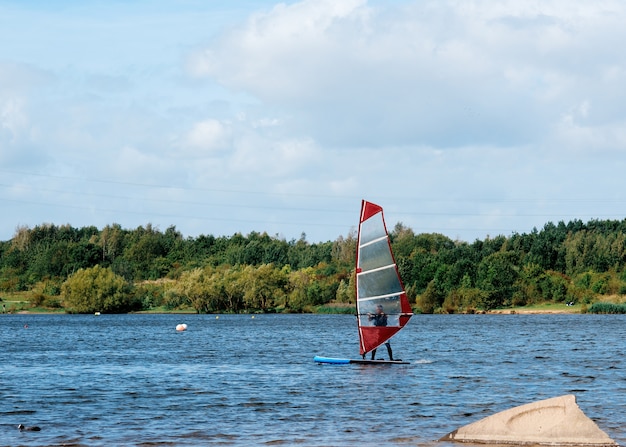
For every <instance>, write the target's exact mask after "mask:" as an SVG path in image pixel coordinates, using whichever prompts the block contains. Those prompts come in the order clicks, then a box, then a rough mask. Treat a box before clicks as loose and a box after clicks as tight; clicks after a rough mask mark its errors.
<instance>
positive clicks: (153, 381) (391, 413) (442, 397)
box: [0, 315, 626, 447]
mask: <svg viewBox="0 0 626 447" xmlns="http://www.w3.org/2000/svg"><path fill="white" fill-rule="evenodd" d="M182 322H184V323H187V324H188V329H187V331H186V332H177V331H176V330H175V327H176V325H177V324H178V323H182ZM624 323H626V317H624V316H594V315H458V316H457V315H450V316H443V315H442V316H423V315H418V316H415V317H413V319H412V320H411V322H410V323H409V325H408V326H407V327H406V329H405V330H404V331H401V332H400V333H399V334H398V335H396V336H395V337H394V340H393V345H394V354H395V353H396V352H397V354H398V356H399V357H401V358H403V359H404V360H409V361H411V364H410V365H393V366H383V367H381V366H358V365H317V364H315V363H313V361H312V358H313V356H314V355H325V356H330V357H345V356H352V357H356V356H358V341H357V339H356V337H357V331H356V322H355V319H354V317H352V316H342V315H330V316H325V315H260V316H258V315H257V316H256V318H254V319H252V318H251V317H250V316H249V315H222V316H220V318H219V319H216V318H215V316H212V315H204V316H203V315H185V316H181V315H119V316H109V315H102V316H99V317H95V316H71V315H0V345H1V346H2V355H3V360H2V362H1V363H0V402H1V404H0V445H24V446H42V445H60V444H64V445H89V446H99V445H213V444H215V445H233V446H243V445H257V444H266V443H267V444H274V443H276V444H281V443H282V444H286V445H291V444H296V443H297V444H300V445H303V446H322V445H332V446H352V445H356V444H358V445H366V446H374V445H380V444H383V443H385V444H388V445H389V444H391V445H424V446H426V445H429V446H430V445H438V446H441V447H447V446H446V445H445V444H443V443H437V442H436V440H437V439H438V438H439V437H441V436H443V435H444V434H446V433H448V432H450V431H451V430H453V429H455V428H458V427H460V426H463V425H466V424H468V423H471V422H473V421H475V420H478V419H480V418H483V417H486V416H488V415H490V414H493V413H495V412H498V411H501V410H504V409H507V408H510V407H513V406H516V405H521V404H524V403H527V402H530V401H534V400H538V399H545V398H548V397H553V396H558V395H562V394H570V393H572V394H575V395H576V396H577V401H578V404H579V406H580V407H581V408H582V410H583V411H584V412H585V413H586V414H587V415H588V416H589V417H591V418H592V419H593V420H594V421H596V423H597V424H598V425H599V426H600V427H601V428H602V429H603V430H604V431H605V432H607V434H609V436H611V437H612V438H613V439H615V440H616V441H618V442H619V443H620V444H626V432H625V429H624V428H622V427H623V426H624V425H625V424H624V423H623V422H624V415H623V408H624V404H626V402H625V401H626V393H624V391H625V388H626V374H625V372H626V363H625V359H624V343H625V342H624V340H625V339H626V337H625V335H626V329H625V327H626V326H625V324H624ZM25 325H28V328H24V326H25ZM20 423H23V424H25V425H38V426H40V427H41V429H42V430H41V431H40V432H19V431H18V430H17V424H20Z"/></svg>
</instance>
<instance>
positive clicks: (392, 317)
mask: <svg viewBox="0 0 626 447" xmlns="http://www.w3.org/2000/svg"><path fill="white" fill-rule="evenodd" d="M379 304H380V305H381V306H383V312H384V313H386V314H387V326H400V314H401V313H402V306H401V305H400V295H399V294H398V295H394V296H392V297H386V298H380V299H373V300H366V301H361V302H360V303H359V320H360V322H359V324H360V325H361V326H373V325H374V323H373V320H370V317H369V315H367V314H368V313H369V314H372V315H373V314H375V313H376V306H378V305H379Z"/></svg>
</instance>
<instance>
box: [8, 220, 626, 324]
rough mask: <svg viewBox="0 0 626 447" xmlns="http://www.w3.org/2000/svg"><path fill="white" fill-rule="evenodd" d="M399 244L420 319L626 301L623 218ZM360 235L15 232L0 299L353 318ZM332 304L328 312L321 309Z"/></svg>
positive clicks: (407, 238)
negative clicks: (19, 296)
mask: <svg viewBox="0 0 626 447" xmlns="http://www.w3.org/2000/svg"><path fill="white" fill-rule="evenodd" d="M390 238H391V243H392V248H393V251H394V255H395V258H396V263H397V265H398V269H399V271H400V275H401V277H402V280H403V282H404V284H405V287H406V290H407V294H408V296H409V299H410V300H411V302H412V303H413V305H414V308H415V310H416V311H417V312H424V313H437V312H439V313H454V312H469V313H471V312H476V311H483V310H490V309H494V308H502V307H507V306H524V305H529V304H535V303H542V302H546V301H549V302H567V303H582V304H584V305H585V306H586V305H591V304H592V303H594V302H596V301H601V300H602V298H605V297H607V296H617V295H624V294H626V269H625V267H626V219H625V220H622V221H618V220H591V221H589V222H587V223H583V222H582V221H580V220H574V221H570V222H568V223H565V222H559V223H558V224H553V223H551V222H549V223H547V224H545V225H544V227H543V228H542V229H541V230H538V229H536V228H535V229H533V231H531V232H530V233H524V234H517V233H515V234H512V235H511V236H502V235H500V236H496V237H493V238H491V237H487V238H486V239H484V240H478V239H477V240H475V241H474V242H472V243H469V242H464V241H458V240H452V239H450V238H448V237H446V236H444V235H442V234H437V233H421V234H416V233H415V232H414V231H413V230H412V229H411V228H408V227H406V226H404V225H403V224H402V223H398V224H396V225H395V227H394V228H393V229H392V230H391V231H390ZM355 250H356V235H355V234H354V232H351V233H350V234H348V235H347V236H340V237H338V238H337V239H336V240H335V241H328V242H321V243H310V242H308V241H307V240H306V235H305V234H302V236H301V237H300V238H299V239H298V240H295V239H294V240H290V241H286V240H285V239H284V238H280V237H279V236H269V235H268V234H266V233H256V232H252V233H250V234H248V235H245V236H244V235H242V234H241V233H235V234H234V235H232V236H222V237H214V236H211V235H200V236H198V237H184V236H183V235H182V234H181V233H180V232H179V231H178V230H176V227H174V226H171V227H169V228H167V229H166V230H165V231H161V230H159V229H158V228H155V227H153V226H152V225H151V224H148V225H146V226H139V227H138V228H135V229H124V228H122V227H121V226H120V225H118V224H112V225H108V226H106V227H105V228H103V229H101V230H99V229H98V228H96V227H84V228H74V227H71V226H70V225H60V226H57V225H52V224H42V225H38V226H36V227H34V228H28V227H18V228H17V229H16V231H15V234H14V236H13V238H12V239H10V240H9V241H4V242H0V293H2V292H6V293H9V292H27V293H28V294H29V296H30V299H31V301H32V302H33V305H36V306H41V307H49V308H54V307H57V308H63V309H65V310H66V311H67V312H77V313H85V312H95V311H101V312H128V311H134V310H149V309H155V308H165V309H170V310H175V309H179V308H189V307H192V308H194V309H195V310H196V311H197V312H255V311H259V312H310V311H315V310H317V311H319V310H320V306H323V308H324V309H327V310H328V309H331V310H332V309H335V311H336V310H337V309H345V310H346V311H353V310H350V309H351V308H352V309H353V306H354V260H355ZM324 306H325V307H324Z"/></svg>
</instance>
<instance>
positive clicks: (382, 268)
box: [358, 264, 396, 276]
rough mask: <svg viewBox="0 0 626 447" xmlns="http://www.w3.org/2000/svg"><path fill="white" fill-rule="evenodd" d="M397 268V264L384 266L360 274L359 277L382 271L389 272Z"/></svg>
mask: <svg viewBox="0 0 626 447" xmlns="http://www.w3.org/2000/svg"><path fill="white" fill-rule="evenodd" d="M395 266H396V265H395V264H387V265H383V266H382V267H376V268H375V269H371V270H364V271H361V273H359V274H358V275H359V276H360V275H366V274H368V273H375V272H380V271H381V270H387V269H390V268H393V267H395Z"/></svg>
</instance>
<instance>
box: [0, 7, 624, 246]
mask: <svg viewBox="0 0 626 447" xmlns="http://www.w3.org/2000/svg"><path fill="white" fill-rule="evenodd" d="M624 23H626V2H623V1H621V0H619V1H611V0H598V1H594V2H589V1H586V0H509V1H507V0H503V1H495V0H490V1H481V0H432V1H431V0H369V1H368V0H342V1H341V2H337V1H335V0H302V1H286V2H276V1H270V0H242V1H232V0H224V1H218V0H211V1H206V0H178V1H172V0H128V1H126V0H125V1H119V0H106V1H104V0H102V1H100V0H52V1H48V0H45V1H43V0H29V1H21V0H19V1H18V0H0V42H1V43H0V240H3V241H6V240H9V239H11V238H12V237H13V235H14V234H15V232H16V229H17V228H22V227H28V228H34V227H35V226H37V225H42V224H55V225H65V224H69V225H71V226H73V227H77V228H80V227H85V226H96V227H98V228H100V229H102V228H103V227H105V226H106V225H111V224H119V225H121V226H122V227H123V228H127V229H135V228H137V227H139V226H144V227H145V226H146V225H147V224H151V225H152V226H153V227H156V228H158V229H160V230H161V231H165V230H166V229H167V228H169V227H171V226H175V227H176V229H177V230H178V231H179V232H181V233H182V234H183V236H185V237H197V236H199V235H203V234H204V235H214V236H232V235H233V234H235V233H241V234H243V235H247V234H249V233H251V232H258V233H263V232H266V233H267V234H269V235H270V236H273V237H274V236H275V237H279V238H281V239H283V238H284V239H286V240H287V241H290V240H298V239H300V238H301V237H303V236H304V237H305V238H306V240H307V241H309V242H311V243H315V242H325V241H334V240H336V239H338V238H339V237H347V236H348V235H350V234H352V233H353V232H354V231H355V228H356V226H357V224H358V219H359V211H360V206H361V200H362V199H366V200H369V201H372V202H374V203H377V204H379V205H381V206H382V207H383V208H384V210H385V218H386V221H387V225H388V227H389V228H390V229H391V228H393V227H394V226H395V225H396V224H397V223H402V224H403V225H404V226H406V227H409V228H411V229H412V230H413V231H414V232H415V233H416V234H419V233H439V234H443V235H446V236H448V237H450V238H451V239H453V240H459V241H467V242H473V241H475V240H476V239H479V240H484V239H486V238H493V237H495V236H498V235H504V236H510V235H512V234H515V233H520V234H522V233H530V232H531V231H533V229H534V228H536V229H538V230H541V229H542V228H543V227H544V225H545V224H546V223H548V222H553V223H558V222H559V221H564V222H569V221H571V220H575V219H576V220H577V219H580V220H582V221H583V222H588V221H589V220H593V219H600V220H604V219H618V220H622V219H624V218H625V217H626V175H625V173H626V51H625V50H624V42H626V27H624Z"/></svg>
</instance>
